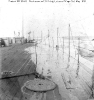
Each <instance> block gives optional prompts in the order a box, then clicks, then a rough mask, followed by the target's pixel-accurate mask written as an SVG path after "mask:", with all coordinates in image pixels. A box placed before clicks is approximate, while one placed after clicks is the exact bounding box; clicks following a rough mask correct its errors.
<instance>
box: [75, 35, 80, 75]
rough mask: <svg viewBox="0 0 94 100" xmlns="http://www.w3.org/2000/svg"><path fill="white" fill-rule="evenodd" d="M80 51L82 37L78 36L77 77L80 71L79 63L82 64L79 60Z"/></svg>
mask: <svg viewBox="0 0 94 100" xmlns="http://www.w3.org/2000/svg"><path fill="white" fill-rule="evenodd" d="M79 51H80V37H78V63H77V70H76V75H77V77H78V73H79V67H80V66H79V64H80V62H79Z"/></svg>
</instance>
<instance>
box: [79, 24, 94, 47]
mask: <svg viewBox="0 0 94 100" xmlns="http://www.w3.org/2000/svg"><path fill="white" fill-rule="evenodd" d="M81 25H82V24H81ZM82 27H83V25H82ZM83 30H84V31H85V34H86V30H85V29H84V27H83ZM86 36H87V37H88V40H89V36H88V35H87V34H86ZM89 41H90V40H89ZM90 44H91V45H92V43H91V42H90ZM92 46H93V45H92ZM93 48H94V46H93Z"/></svg>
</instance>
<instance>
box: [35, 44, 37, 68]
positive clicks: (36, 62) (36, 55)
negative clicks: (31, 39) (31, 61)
mask: <svg viewBox="0 0 94 100" xmlns="http://www.w3.org/2000/svg"><path fill="white" fill-rule="evenodd" d="M36 47H37V46H36V45H35V55H36V67H37V51H36Z"/></svg>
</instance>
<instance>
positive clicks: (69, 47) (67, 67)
mask: <svg viewBox="0 0 94 100" xmlns="http://www.w3.org/2000/svg"><path fill="white" fill-rule="evenodd" d="M68 28H69V29H68V30H69V33H68V35H69V55H68V65H67V68H69V66H70V64H69V63H70V24H69V27H68Z"/></svg>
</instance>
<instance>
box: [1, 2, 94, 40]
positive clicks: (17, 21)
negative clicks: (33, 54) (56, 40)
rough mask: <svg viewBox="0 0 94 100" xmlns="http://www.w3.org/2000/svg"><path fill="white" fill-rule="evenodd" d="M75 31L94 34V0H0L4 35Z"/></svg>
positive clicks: (63, 34)
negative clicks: (17, 1) (66, 0)
mask: <svg viewBox="0 0 94 100" xmlns="http://www.w3.org/2000/svg"><path fill="white" fill-rule="evenodd" d="M69 24H70V30H71V35H72V36H75V35H77V36H78V35H81V36H94V0H86V2H85V3H82V2H81V3H77V2H74V3H73V2H71V3H67V2H61V3H51V2H44V3H42V2H40V3H38V2H33V3H32V2H20V3H16V2H8V0H2V2H1V1H0V37H14V32H15V36H18V35H19V33H20V36H22V32H23V34H24V36H25V37H27V36H28V33H29V32H31V37H33V34H34V37H36V38H37V37H40V36H41V33H42V35H43V36H45V35H47V34H48V30H49V34H50V35H51V36H53V37H56V35H57V28H58V34H59V36H60V37H62V36H68V31H69Z"/></svg>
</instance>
